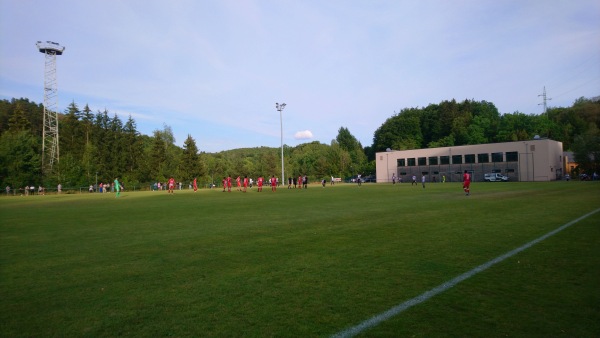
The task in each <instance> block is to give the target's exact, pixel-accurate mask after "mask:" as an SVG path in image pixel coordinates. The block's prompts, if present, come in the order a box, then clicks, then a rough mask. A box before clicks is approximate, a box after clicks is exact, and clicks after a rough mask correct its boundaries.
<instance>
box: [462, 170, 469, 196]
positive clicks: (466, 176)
mask: <svg viewBox="0 0 600 338" xmlns="http://www.w3.org/2000/svg"><path fill="white" fill-rule="evenodd" d="M463 190H464V191H465V194H466V195H467V196H469V195H470V194H471V174H469V173H468V172H467V171H466V170H465V173H464V174H463Z"/></svg>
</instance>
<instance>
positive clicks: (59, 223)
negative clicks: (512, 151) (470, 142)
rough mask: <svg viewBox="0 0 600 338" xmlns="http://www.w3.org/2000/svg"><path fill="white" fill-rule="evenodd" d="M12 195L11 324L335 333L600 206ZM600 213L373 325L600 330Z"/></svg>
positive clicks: (2, 209)
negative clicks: (599, 288)
mask: <svg viewBox="0 0 600 338" xmlns="http://www.w3.org/2000/svg"><path fill="white" fill-rule="evenodd" d="M471 192H472V194H471V196H465V195H464V193H463V192H462V189H461V185H460V184H459V183H444V184H442V183H438V184H428V185H427V186H426V188H425V189H423V188H422V187H421V186H420V185H419V186H411V185H410V184H406V183H404V184H396V185H392V184H363V185H362V187H360V188H359V187H357V186H356V185H351V184H339V185H335V186H329V185H327V186H326V187H325V188H322V187H321V186H320V185H311V186H310V187H309V189H297V190H287V189H285V188H281V187H280V188H279V189H278V190H277V192H275V193H272V192H271V191H270V188H269V187H265V188H264V191H263V192H262V193H258V192H257V191H256V187H254V188H253V189H250V190H249V191H248V192H247V193H242V192H238V191H235V188H234V191H232V192H231V193H227V192H226V193H223V192H221V190H220V189H217V190H214V189H213V190H207V189H204V190H200V191H198V192H197V193H194V192H192V191H189V190H184V191H176V192H175V194H174V195H168V194H167V193H166V192H127V191H125V192H122V193H121V197H119V198H118V199H116V198H115V196H114V194H76V195H48V196H27V197H25V196H23V197H19V196H15V197H6V196H2V197H1V198H0V215H1V218H2V225H1V226H0V252H1V253H0V269H1V270H0V292H1V300H0V303H1V307H0V308H1V310H0V313H1V316H0V321H1V322H2V325H1V328H0V336H3V337H18V336H36V337H46V336H153V337H154V336H178V337H180V336H227V337H232V336H234V337H236V336H255V337H264V336H289V337H298V336H301V337H314V336H322V337H327V336H331V335H335V334H338V333H340V332H344V330H346V329H348V328H350V327H353V326H355V325H358V324H360V323H362V322H364V321H365V320H368V319H369V318H372V317H373V316H377V315H378V314H381V313H383V312H385V311H387V310H389V309H391V308H393V307H395V306H397V305H398V304H401V303H403V302H405V301H407V300H410V299H413V298H415V297H418V296H419V295H422V294H423V293H425V292H427V291H429V290H431V289H433V288H435V287H437V286H439V285H442V284H444V283H446V282H448V281H450V280H452V279H453V278H455V277H457V276H460V275H462V274H464V273H466V272H468V271H471V270H472V269H473V268H475V267H477V266H479V265H481V264H484V263H486V262H489V261H490V260H492V259H494V258H496V257H498V256H501V255H503V254H505V253H507V252H510V251H511V250H514V249H516V248H519V247H521V246H523V245H524V244H526V243H528V242H531V241H533V240H535V239H537V238H540V237H541V236H543V235H545V234H547V233H549V232H551V231H553V230H555V229H557V228H559V227H561V226H563V225H565V224H567V223H569V222H572V221H573V220H576V219H578V218H580V217H581V216H583V215H586V214H589V213H590V212H593V211H595V210H597V209H598V208H600V184H599V183H597V182H575V181H571V182H547V183H516V182H511V183H473V184H472V187H471ZM599 224H600V212H596V213H594V214H591V215H589V216H588V217H586V218H584V219H582V220H580V221H578V222H576V223H574V224H573V225H571V226H570V227H568V228H566V229H564V230H563V231H560V232H558V233H557V234H555V235H553V236H551V237H549V238H546V239H544V240H543V241H540V242H539V243H537V244H535V245H533V246H531V247H530V248H527V249H525V250H523V251H521V252H519V253H516V254H515V255H514V256H511V257H508V258H506V259H505V260H503V261H501V262H499V263H498V264H496V265H493V266H491V267H489V268H488V269H487V270H485V271H482V272H480V273H477V274H474V275H473V276H470V277H469V278H467V279H465V280H464V281H462V282H461V283H458V284H456V285H454V286H453V287H451V288H448V289H447V290H444V291H443V292H441V293H439V294H437V295H435V296H433V297H431V298H429V299H427V300H425V301H424V302H422V303H420V304H417V305H415V306H413V307H411V308H409V309H407V310H405V311H403V312H402V313H400V314H398V315H396V316H393V317H391V318H389V319H387V320H385V321H382V322H381V323H378V324H377V325H374V326H373V327H370V328H368V329H366V330H364V331H361V332H358V333H359V335H364V336H409V335H410V336H427V337H430V336H506V335H509V336H598V335H600V324H599V323H600V293H599V292H598V285H600V273H598V267H599V266H600V227H599V226H598V225H599Z"/></svg>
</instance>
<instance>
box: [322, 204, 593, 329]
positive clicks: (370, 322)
mask: <svg viewBox="0 0 600 338" xmlns="http://www.w3.org/2000/svg"><path fill="white" fill-rule="evenodd" d="M598 211H600V208H598V209H596V210H594V211H592V212H590V213H587V214H585V215H583V216H581V217H579V218H577V219H576V220H573V221H571V222H569V223H567V224H565V225H562V226H560V227H558V228H557V229H554V230H552V231H550V232H549V233H547V234H545V235H543V236H541V237H539V238H537V239H534V240H533V241H531V242H529V243H527V244H525V245H523V246H521V247H519V248H516V249H514V250H512V251H509V252H507V253H505V254H504V255H501V256H498V257H496V258H494V259H492V260H491V261H488V262H487V263H484V264H481V265H480V266H478V267H476V268H474V269H473V270H471V271H468V272H465V273H463V274H462V275H460V276H458V277H454V278H453V279H451V280H449V281H447V282H444V283H443V284H440V285H438V286H436V287H435V288H433V289H431V290H429V291H426V292H424V293H422V294H421V295H419V296H417V297H415V298H413V299H409V300H407V301H406V302H404V303H402V304H399V305H396V306H394V307H393V308H391V309H389V310H387V311H385V312H382V313H380V314H378V315H376V316H373V317H371V318H369V319H367V320H365V321H364V322H362V323H360V324H358V325H356V326H353V327H351V328H348V329H346V330H344V331H341V332H338V333H336V334H334V335H333V336H331V337H335V338H338V337H354V336H356V335H357V334H359V333H361V332H362V331H364V330H366V329H369V328H371V327H374V326H377V325H379V324H380V323H381V322H383V321H386V320H388V319H390V318H392V317H394V316H396V315H398V314H399V313H401V312H402V311H404V310H406V309H409V308H411V307H412V306H414V305H417V304H420V303H422V302H424V301H426V300H428V299H429V298H431V297H433V296H435V295H437V294H438V293H442V292H444V291H446V290H448V289H450V288H451V287H453V286H455V285H456V284H458V283H460V282H462V281H464V280H465V279H468V278H470V277H473V276H474V275H476V274H478V273H480V272H482V271H484V270H486V269H487V268H489V267H491V266H492V265H494V264H497V263H500V262H502V261H503V260H505V259H507V258H510V257H512V256H514V255H516V254H518V253H519V252H521V251H523V250H525V249H528V248H530V247H531V246H533V245H535V244H537V243H539V242H541V241H543V240H545V239H546V238H548V237H550V236H553V235H555V234H557V233H559V232H560V231H562V230H564V229H566V228H568V227H570V226H571V225H573V224H575V223H577V222H579V221H581V220H583V219H585V218H587V217H589V216H591V215H593V214H595V213H597V212H598Z"/></svg>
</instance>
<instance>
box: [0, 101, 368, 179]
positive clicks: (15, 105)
mask: <svg viewBox="0 0 600 338" xmlns="http://www.w3.org/2000/svg"><path fill="white" fill-rule="evenodd" d="M43 113H44V107H43V106H42V105H41V104H36V103H34V102H31V101H29V100H28V99H12V100H10V101H8V100H2V101H0V163H1V167H0V185H1V186H2V187H4V186H6V185H8V186H11V187H24V186H29V185H36V186H38V185H44V186H47V187H56V186H57V184H58V183H61V184H62V185H63V187H86V186H88V185H95V184H96V183H100V182H110V181H112V180H113V179H114V178H115V177H119V178H120V181H122V182H123V183H124V185H125V186H126V187H131V186H149V185H150V184H152V183H153V182H165V181H166V180H167V179H168V178H169V177H171V176H172V177H174V178H176V180H177V181H179V182H183V183H184V184H187V183H188V182H191V181H192V180H193V179H194V178H197V179H198V182H199V184H204V185H208V184H210V183H218V182H220V181H221V179H220V178H222V177H223V176H229V175H232V176H238V175H241V176H248V177H255V178H256V177H258V176H260V175H262V176H265V177H270V176H271V175H275V176H276V177H277V176H278V175H277V173H280V172H281V157H280V155H279V149H278V148H269V147H258V148H244V149H233V150H227V151H222V152H218V153H206V152H203V151H200V150H199V148H198V145H197V144H196V141H195V140H194V139H193V138H192V137H191V136H190V135H188V137H187V138H186V139H185V140H184V142H183V146H182V147H179V146H177V145H176V144H175V141H176V140H175V137H174V136H173V131H172V129H171V127H170V126H168V125H163V127H162V128H161V129H156V130H154V131H153V133H152V135H150V136H149V135H143V134H141V133H140V132H139V131H138V130H137V126H136V122H135V120H134V119H133V118H132V117H131V116H129V117H128V118H127V120H126V121H123V120H122V119H121V117H119V116H118V115H117V114H110V113H109V112H108V111H107V110H104V111H97V112H93V111H91V109H90V108H89V106H88V105H85V106H84V108H83V109H80V108H79V107H78V106H77V104H76V103H75V102H72V103H71V104H69V106H68V107H67V109H66V110H65V111H64V112H63V113H61V114H59V116H58V120H59V149H60V161H59V163H58V164H55V168H54V170H53V171H54V172H53V173H51V174H45V175H44V176H42V174H43V173H42V171H41V167H42V166H41V153H42V132H43V130H42V128H43V122H42V120H43ZM284 160H285V163H284V166H285V173H286V176H294V177H297V176H299V175H300V174H302V175H308V176H309V177H310V178H312V179H313V180H314V179H322V178H324V177H327V176H329V175H333V176H336V177H344V176H348V175H351V173H353V172H362V171H364V170H365V168H367V159H366V156H365V153H364V151H363V147H362V145H361V144H360V142H359V141H358V140H357V139H356V138H355V137H354V136H353V135H352V134H351V133H350V131H349V130H348V129H347V128H345V127H341V128H340V129H339V134H338V136H337V138H336V139H335V140H332V141H331V143H330V144H328V145H327V144H322V143H320V142H312V143H305V144H301V145H298V146H296V147H289V146H284Z"/></svg>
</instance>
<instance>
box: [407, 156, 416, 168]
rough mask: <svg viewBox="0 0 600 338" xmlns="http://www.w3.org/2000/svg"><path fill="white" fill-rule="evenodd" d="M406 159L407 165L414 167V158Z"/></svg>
mask: <svg viewBox="0 0 600 338" xmlns="http://www.w3.org/2000/svg"><path fill="white" fill-rule="evenodd" d="M407 160H408V166H409V167H414V166H415V165H416V162H415V159H414V158H407Z"/></svg>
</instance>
